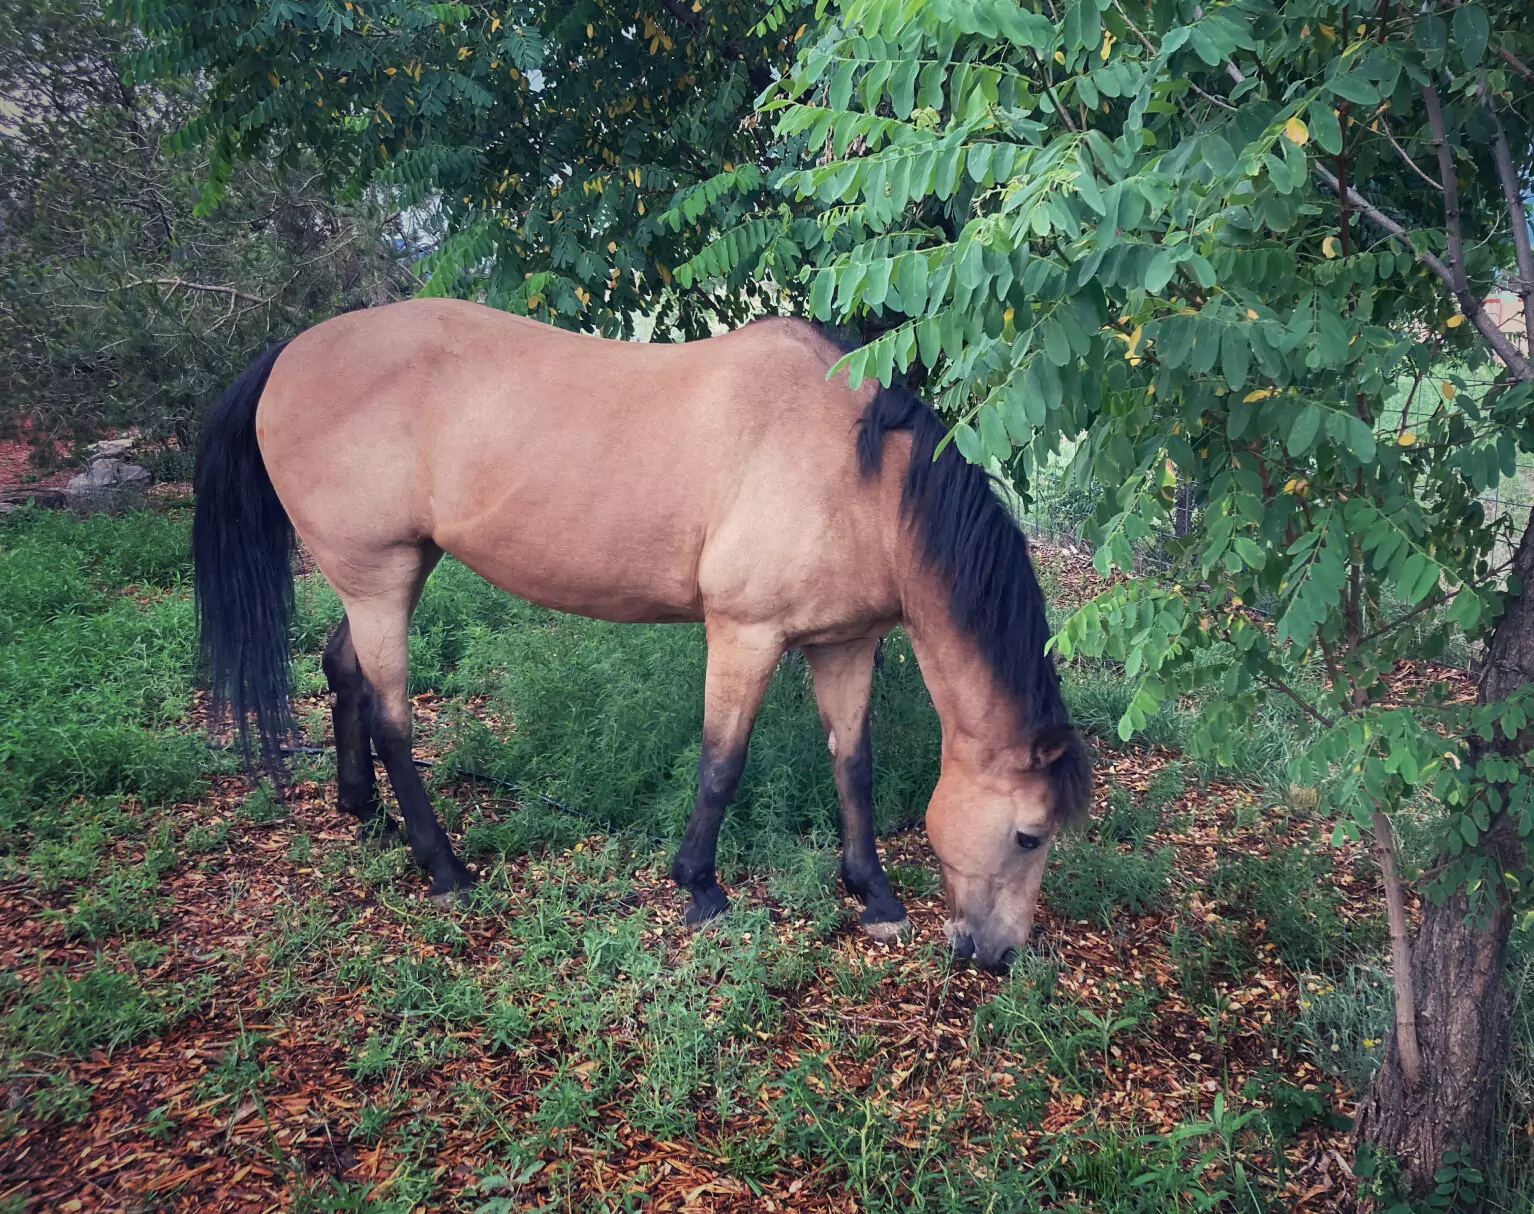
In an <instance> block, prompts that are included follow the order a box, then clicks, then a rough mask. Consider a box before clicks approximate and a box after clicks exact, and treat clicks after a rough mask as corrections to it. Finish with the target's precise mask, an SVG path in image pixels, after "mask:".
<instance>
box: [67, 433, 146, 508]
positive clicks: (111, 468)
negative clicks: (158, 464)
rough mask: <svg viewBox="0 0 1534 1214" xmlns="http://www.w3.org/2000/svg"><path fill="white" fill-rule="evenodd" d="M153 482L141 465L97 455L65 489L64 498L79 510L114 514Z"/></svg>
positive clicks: (114, 457)
mask: <svg viewBox="0 0 1534 1214" xmlns="http://www.w3.org/2000/svg"><path fill="white" fill-rule="evenodd" d="M113 441H127V442H130V443H131V441H132V440H113ZM98 445H99V444H98ZM153 479H154V478H153V477H151V476H150V474H149V469H148V468H145V467H142V466H140V465H139V464H125V463H123V461H122V460H120V459H118V458H117V457H116V456H112V455H98V456H97V457H96V458H94V459H92V460H91V465H90V467H89V468H88V469H86V471H84V472H81V473H79V474H78V475H77V476H75V477H73V478H72V479H71V480H70V482H69V484H68V485H66V486H65V487H64V497H65V500H66V501H68V502H69V503H70V504H71V505H73V506H76V507H78V508H80V509H84V510H113V509H117V508H120V507H122V506H123V505H126V504H127V501H126V499H128V498H131V497H136V496H138V495H140V494H141V493H142V492H143V491H144V490H145V489H147V488H148V487H149V482H150V481H151V480H153Z"/></svg>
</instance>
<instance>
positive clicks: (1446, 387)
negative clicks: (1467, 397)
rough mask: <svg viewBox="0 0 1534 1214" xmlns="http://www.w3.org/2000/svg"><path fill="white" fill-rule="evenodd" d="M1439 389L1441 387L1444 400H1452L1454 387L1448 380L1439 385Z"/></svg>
mask: <svg viewBox="0 0 1534 1214" xmlns="http://www.w3.org/2000/svg"><path fill="white" fill-rule="evenodd" d="M1439 387H1441V388H1442V389H1443V394H1444V397H1445V398H1446V399H1448V400H1453V399H1454V385H1453V384H1451V383H1450V382H1449V381H1448V380H1444V381H1443V383H1442V384H1440V385H1439Z"/></svg>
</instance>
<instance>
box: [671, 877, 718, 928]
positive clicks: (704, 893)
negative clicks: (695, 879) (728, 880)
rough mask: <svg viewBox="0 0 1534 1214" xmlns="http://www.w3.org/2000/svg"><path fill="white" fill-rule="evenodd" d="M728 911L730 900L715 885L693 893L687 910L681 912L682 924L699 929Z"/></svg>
mask: <svg viewBox="0 0 1534 1214" xmlns="http://www.w3.org/2000/svg"><path fill="white" fill-rule="evenodd" d="M729 909H730V899H729V898H728V897H727V896H726V895H725V892H724V890H722V889H720V888H719V887H718V886H717V885H709V886H706V887H705V888H703V889H697V890H694V891H693V894H692V897H691V898H690V899H689V900H688V902H687V909H686V910H684V911H683V912H682V922H683V923H685V924H687V926H688V927H701V926H702V925H703V924H705V923H708V922H709V921H710V920H713V919H717V918H719V916H720V915H722V914H724V912H725V911H727V910H729Z"/></svg>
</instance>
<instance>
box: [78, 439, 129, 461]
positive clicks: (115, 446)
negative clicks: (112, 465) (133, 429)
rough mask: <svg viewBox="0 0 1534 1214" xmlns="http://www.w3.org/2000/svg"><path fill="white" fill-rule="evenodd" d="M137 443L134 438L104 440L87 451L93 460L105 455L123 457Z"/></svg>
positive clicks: (93, 444) (92, 445)
mask: <svg viewBox="0 0 1534 1214" xmlns="http://www.w3.org/2000/svg"><path fill="white" fill-rule="evenodd" d="M136 441H137V440H136V439H132V438H104V439H102V440H101V441H100V442H99V443H92V444H91V445H90V446H89V447H87V448H86V450H87V451H89V452H90V453H91V456H92V458H95V457H98V456H103V455H107V456H114V455H122V454H123V453H124V452H126V451H127V450H128V449H129V448H131V447H132V446H133V444H134V443H135V442H136Z"/></svg>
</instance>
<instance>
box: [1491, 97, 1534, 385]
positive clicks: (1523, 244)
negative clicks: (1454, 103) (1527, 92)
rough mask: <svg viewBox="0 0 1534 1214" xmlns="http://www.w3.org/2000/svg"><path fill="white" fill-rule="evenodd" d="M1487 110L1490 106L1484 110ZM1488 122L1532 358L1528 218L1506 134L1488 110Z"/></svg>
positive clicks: (1532, 264) (1533, 288)
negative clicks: (1491, 126) (1493, 136)
mask: <svg viewBox="0 0 1534 1214" xmlns="http://www.w3.org/2000/svg"><path fill="white" fill-rule="evenodd" d="M1486 108H1487V109H1488V110H1491V107H1490V106H1487V107H1486ZM1491 120H1492V121H1493V122H1494V123H1496V125H1497V139H1496V142H1495V143H1494V144H1493V145H1492V153H1493V156H1494V158H1495V159H1496V162H1497V176H1498V177H1499V178H1500V179H1501V181H1502V196H1503V197H1504V198H1505V199H1506V200H1507V217H1508V220H1509V221H1510V222H1511V224H1512V228H1513V248H1514V250H1515V251H1516V253H1517V257H1518V281H1517V283H1516V284H1515V285H1514V288H1513V289H1514V290H1515V291H1516V292H1517V295H1518V298H1519V300H1520V301H1521V302H1522V303H1523V328H1524V333H1525V334H1526V335H1527V337H1528V341H1529V346H1528V349H1529V353H1530V354H1531V355H1534V311H1531V310H1530V308H1529V296H1530V295H1531V294H1534V254H1531V253H1530V251H1529V216H1528V212H1526V211H1525V210H1524V208H1523V192H1522V190H1520V189H1519V186H1518V174H1517V173H1515V172H1514V171H1513V158H1512V156H1511V155H1509V153H1508V150H1507V134H1506V133H1505V132H1504V131H1503V130H1502V120H1501V119H1500V118H1498V117H1497V114H1496V111H1495V110H1491Z"/></svg>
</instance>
